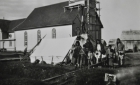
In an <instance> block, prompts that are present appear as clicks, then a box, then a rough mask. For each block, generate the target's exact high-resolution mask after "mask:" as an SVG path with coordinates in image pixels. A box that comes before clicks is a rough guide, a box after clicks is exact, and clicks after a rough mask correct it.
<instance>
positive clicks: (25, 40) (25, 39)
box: [24, 31, 28, 46]
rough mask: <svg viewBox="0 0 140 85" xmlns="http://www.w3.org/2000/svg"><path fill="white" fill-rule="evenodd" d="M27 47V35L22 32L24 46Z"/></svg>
mask: <svg viewBox="0 0 140 85" xmlns="http://www.w3.org/2000/svg"><path fill="white" fill-rule="evenodd" d="M27 45H28V35H27V32H26V31H25V32H24V46H27Z"/></svg>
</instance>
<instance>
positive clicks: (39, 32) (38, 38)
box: [37, 30, 41, 42]
mask: <svg viewBox="0 0 140 85" xmlns="http://www.w3.org/2000/svg"><path fill="white" fill-rule="evenodd" d="M40 40H41V31H40V30H38V31H37V42H39V41H40Z"/></svg>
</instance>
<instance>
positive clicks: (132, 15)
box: [0, 0, 140, 41]
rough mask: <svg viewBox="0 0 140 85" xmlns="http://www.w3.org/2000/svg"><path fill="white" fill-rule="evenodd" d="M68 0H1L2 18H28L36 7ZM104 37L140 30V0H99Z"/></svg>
mask: <svg viewBox="0 0 140 85" xmlns="http://www.w3.org/2000/svg"><path fill="white" fill-rule="evenodd" d="M63 1H67V0H0V19H2V18H3V17H4V18H5V19H9V20H14V19H20V18H26V17H27V16H28V15H29V14H30V13H31V12H32V11H33V9H34V8H37V7H40V6H46V5H48V4H53V3H58V2H63ZM99 1H100V2H101V21H102V23H103V26H104V28H103V30H102V38H103V39H105V40H107V41H108V40H109V39H113V38H117V37H120V34H121V31H122V30H130V29H134V30H140V0H99Z"/></svg>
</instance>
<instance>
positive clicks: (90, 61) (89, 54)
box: [87, 50, 93, 68]
mask: <svg viewBox="0 0 140 85" xmlns="http://www.w3.org/2000/svg"><path fill="white" fill-rule="evenodd" d="M87 59H88V68H89V66H90V65H93V61H92V60H93V54H92V52H91V50H89V52H88V58H87Z"/></svg>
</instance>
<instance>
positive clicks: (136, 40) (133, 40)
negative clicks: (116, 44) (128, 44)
mask: <svg viewBox="0 0 140 85" xmlns="http://www.w3.org/2000/svg"><path fill="white" fill-rule="evenodd" d="M121 41H140V40H121Z"/></svg>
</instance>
